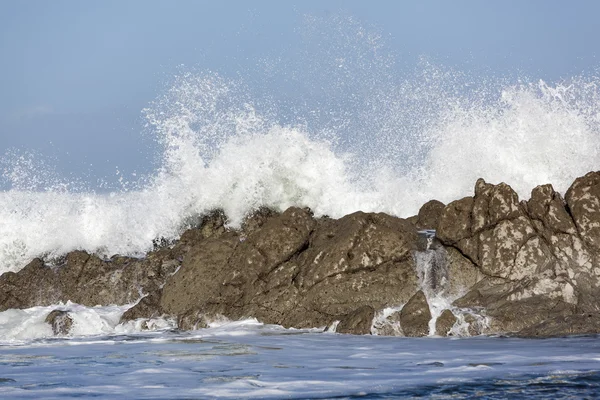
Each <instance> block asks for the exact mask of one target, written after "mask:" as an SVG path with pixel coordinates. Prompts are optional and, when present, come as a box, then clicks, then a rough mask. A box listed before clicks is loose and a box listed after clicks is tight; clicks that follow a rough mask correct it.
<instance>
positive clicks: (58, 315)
mask: <svg viewBox="0 0 600 400" xmlns="http://www.w3.org/2000/svg"><path fill="white" fill-rule="evenodd" d="M44 321H45V322H46V323H48V324H50V326H51V327H52V332H53V333H54V334H55V335H68V334H69V332H70V331H71V327H72V326H73V318H71V316H70V315H69V312H68V311H62V310H54V311H52V312H51V313H50V314H48V316H47V317H46V319H45V320H44Z"/></svg>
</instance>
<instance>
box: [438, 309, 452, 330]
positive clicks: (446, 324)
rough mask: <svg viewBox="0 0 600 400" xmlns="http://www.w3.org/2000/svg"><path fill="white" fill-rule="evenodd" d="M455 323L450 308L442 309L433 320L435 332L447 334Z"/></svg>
mask: <svg viewBox="0 0 600 400" xmlns="http://www.w3.org/2000/svg"><path fill="white" fill-rule="evenodd" d="M455 323H456V316H455V315H454V314H453V313H452V311H450V310H444V311H443V312H442V314H441V315H440V316H439V317H438V318H437V320H436V321H435V334H436V335H438V336H448V332H449V331H450V329H452V327H453V326H454V324H455Z"/></svg>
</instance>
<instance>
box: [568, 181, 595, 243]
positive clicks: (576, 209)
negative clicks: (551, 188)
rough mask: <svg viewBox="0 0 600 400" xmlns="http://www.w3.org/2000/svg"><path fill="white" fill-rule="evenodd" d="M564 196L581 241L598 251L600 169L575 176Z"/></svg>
mask: <svg viewBox="0 0 600 400" xmlns="http://www.w3.org/2000/svg"><path fill="white" fill-rule="evenodd" d="M565 197H566V200H567V204H568V205H569V210H570V211H571V215H572V216H573V219H574V221H575V224H576V226H577V231H578V232H579V234H580V235H581V237H582V239H583V241H584V242H585V243H586V245H588V246H590V248H592V249H593V250H594V251H595V252H596V253H598V252H600V223H599V222H600V171H598V172H590V173H588V174H586V175H585V176H583V177H580V178H577V179H576V180H575V182H573V184H572V185H571V187H570V188H569V190H567V195H566V196H565Z"/></svg>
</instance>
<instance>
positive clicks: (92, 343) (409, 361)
mask: <svg viewBox="0 0 600 400" xmlns="http://www.w3.org/2000/svg"><path fill="white" fill-rule="evenodd" d="M305 34H306V36H307V40H308V42H309V44H307V45H306V49H304V50H300V52H299V57H296V58H292V59H291V60H287V61H286V60H285V58H281V57H275V58H273V59H270V60H261V65H263V67H264V71H263V72H264V75H262V77H259V78H257V75H256V74H254V75H252V78H247V77H245V74H244V73H243V72H242V73H240V75H239V76H236V77H230V76H224V75H222V74H219V73H218V72H214V71H198V70H196V69H194V68H193V67H182V68H181V69H180V71H179V73H178V74H177V75H176V76H174V77H173V78H172V79H171V80H170V81H169V83H168V84H166V85H165V87H164V90H163V91H162V92H161V93H160V94H158V96H157V97H156V98H155V99H154V100H152V99H149V104H148V107H147V108H145V109H144V110H140V113H141V114H142V116H143V117H144V120H145V122H146V126H145V127H140V134H141V135H149V136H150V137H151V138H153V140H155V142H156V145H157V148H159V149H160V151H159V153H158V154H150V155H148V157H150V158H155V159H157V160H158V163H157V168H156V170H155V171H154V172H153V173H152V174H150V175H147V176H141V177H135V176H123V175H119V176H117V177H116V179H117V181H118V182H119V184H120V189H119V190H113V189H111V190H106V189H104V188H105V187H106V185H104V184H103V183H102V182H85V181H82V180H81V179H79V178H77V177H75V178H74V177H72V176H60V175H58V174H56V173H55V172H53V171H54V168H53V166H52V163H51V161H49V160H46V159H45V158H44V157H43V155H40V154H34V153H31V152H28V151H23V150H16V149H8V150H7V151H6V152H5V154H4V155H3V156H2V158H1V159H0V172H1V179H2V183H3V184H4V186H5V187H7V189H6V190H4V191H2V192H0V273H3V272H6V271H18V270H20V269H21V268H22V267H23V266H25V265H26V264H27V262H29V261H30V260H31V259H33V258H34V257H40V256H41V257H44V258H45V259H46V260H48V261H49V262H51V261H52V259H53V258H55V257H59V256H61V255H64V254H65V253H67V252H69V251H72V250H75V249H83V250H87V251H89V252H95V253H97V254H100V255H101V256H111V255H113V254H117V253H118V254H123V255H129V256H143V255H144V254H145V253H147V252H148V251H149V250H151V249H152V240H153V239H155V238H159V237H164V238H165V239H167V240H175V239H177V238H178V237H179V235H180V234H181V233H182V232H183V231H184V230H185V229H186V228H187V227H189V226H191V225H193V224H194V222H195V221H197V218H198V216H200V215H202V214H203V213H206V212H208V211H210V210H213V209H215V208H221V209H223V210H224V211H225V213H226V214H227V216H228V217H229V225H230V226H231V227H233V228H235V227H238V226H239V225H240V223H241V221H242V220H243V218H244V216H245V215H246V214H247V213H249V212H251V211H252V210H254V209H256V208H258V207H260V206H268V207H271V208H274V209H277V210H284V209H286V208H287V207H289V206H293V205H295V206H308V207H310V208H311V209H312V210H313V211H314V213H315V215H316V216H322V215H329V216H331V217H334V218H335V217H341V216H343V215H345V214H348V213H351V212H353V211H357V210H362V211H373V212H386V213H389V214H392V215H397V216H400V217H408V216H411V215H414V214H416V213H417V212H418V210H419V207H420V206H421V205H422V204H423V203H425V202H426V201H428V200H431V199H438V200H441V201H443V202H449V201H452V200H455V199H458V198H460V197H462V196H468V195H471V194H472V191H473V186H474V183H475V181H476V179H477V178H479V177H483V178H485V179H486V180H487V181H488V182H492V183H499V182H502V181H504V182H507V183H509V184H510V185H512V187H513V188H514V189H515V190H516V191H517V192H518V193H519V196H520V197H521V198H522V199H527V198H528V197H529V193H530V191H531V189H532V188H534V187H535V186H537V185H539V184H545V183H552V184H553V185H554V187H555V189H556V190H558V191H560V192H562V193H564V192H565V191H566V189H567V188H568V187H569V185H570V184H571V183H572V181H573V180H574V179H575V178H576V177H578V176H581V175H584V174H585V173H587V172H589V171H591V170H597V169H598V165H600V78H598V77H597V76H596V75H594V74H587V73H582V74H580V75H577V76H573V77H569V78H566V79H563V80H561V81H557V82H545V81H542V80H539V79H537V78H535V77H533V78H531V77H522V76H508V77H494V76H474V75H471V74H469V73H467V72H463V71H457V70H456V69H453V68H450V67H447V66H443V65H436V64H434V63H432V62H429V61H427V60H422V61H421V62H420V63H419V64H418V65H416V66H414V68H413V69H412V70H411V71H409V72H406V69H403V70H402V71H403V72H402V73H401V74H400V73H398V68H397V66H398V63H399V61H398V59H397V57H396V56H395V55H394V54H391V53H388V52H386V47H385V40H384V39H382V38H383V36H382V35H380V34H378V33H377V32H370V31H368V30H366V29H365V28H364V27H362V26H361V25H360V23H358V22H357V21H356V20H355V19H352V18H350V19H344V18H338V17H334V18H333V20H327V21H318V20H317V19H310V18H309V19H308V22H307V27H306V28H305ZM311 41H312V42H311ZM315 41H317V42H318V44H319V46H316V47H315V46H311V45H310V43H313V44H314V42H315ZM309 49H310V51H308V50H309ZM299 60H300V61H299ZM265 82H269V85H271V86H272V85H273V84H276V85H279V86H277V87H278V88H282V89H277V90H273V89H271V91H269V85H267V84H265ZM279 91H285V92H286V94H285V96H280V95H279V93H278V92H279ZM324 171H325V172H326V173H324ZM113 178H115V177H113ZM56 232H60V235H57V234H56ZM435 301H436V304H434V306H435V307H438V308H439V309H441V308H440V307H443V306H447V305H448V304H449V299H443V298H436V299H435ZM130 306H131V305H119V306H107V307H91V308H86V307H82V306H79V305H76V304H71V303H68V304H59V305H56V306H54V307H35V308H32V309H28V310H7V311H4V312H2V313H0V397H3V398H15V399H17V398H64V397H96V398H115V397H117V396H118V397H121V398H136V399H137V398H189V399H191V398H211V397H232V398H238V397H256V398H282V397H291V398H358V397H361V398H363V397H364V398H382V399H383V398H401V397H402V398H403V397H433V398H472V397H480V398H524V397H528V398H552V399H554V398H581V397H589V398H591V397H594V396H595V393H596V392H597V391H598V384H599V382H600V379H599V377H600V375H599V373H598V371H599V370H600V369H599V365H598V360H600V358H599V355H598V354H599V353H598V343H599V342H598V340H597V338H596V337H582V338H563V339H552V340H522V339H509V338H501V337H476V338H466V337H460V338H451V339H450V338H434V337H428V338H421V339H409V338H398V337H393V338H390V337H378V336H376V335H374V336H360V337H353V336H345V335H338V334H335V333H322V332H320V330H322V328H323V327H315V329H313V330H308V331H299V330H285V329H283V328H280V327H275V326H265V325H262V324H260V323H259V322H257V321H254V320H247V321H237V322H235V321H234V322H231V321H221V322H218V321H217V322H215V323H214V324H213V326H212V327H211V328H208V329H206V330H200V331H194V332H178V331H177V330H176V329H175V328H176V326H175V324H174V322H173V321H169V320H154V321H150V323H149V328H150V330H142V325H141V321H136V322H132V323H129V324H127V325H119V324H118V321H119V318H120V315H121V314H122V313H123V312H124V311H125V310H126V309H127V308H128V307H130ZM398 306H401V305H398ZM55 308H62V309H68V310H69V311H70V313H71V316H72V318H73V320H74V325H73V330H72V331H71V333H70V334H69V335H68V337H54V336H53V335H52V331H51V328H50V327H49V325H47V324H46V323H44V318H45V316H46V315H47V314H48V313H49V312H50V311H51V310H52V309H55ZM434 311H435V310H434ZM438 311H439V310H438Z"/></svg>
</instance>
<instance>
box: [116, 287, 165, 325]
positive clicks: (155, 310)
mask: <svg viewBox="0 0 600 400" xmlns="http://www.w3.org/2000/svg"><path fill="white" fill-rule="evenodd" d="M161 294H162V293H161V291H155V292H152V293H150V294H149V295H148V296H146V297H143V298H142V299H140V301H139V302H138V303H137V304H136V305H134V306H133V307H131V308H130V309H129V310H127V311H125V312H124V313H123V315H122V316H121V319H120V321H119V323H120V324H122V323H125V322H127V321H133V320H136V319H138V318H148V319H149V318H158V317H160V316H161V315H163V314H164V310H163V309H162V307H161V306H160V298H161Z"/></svg>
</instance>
